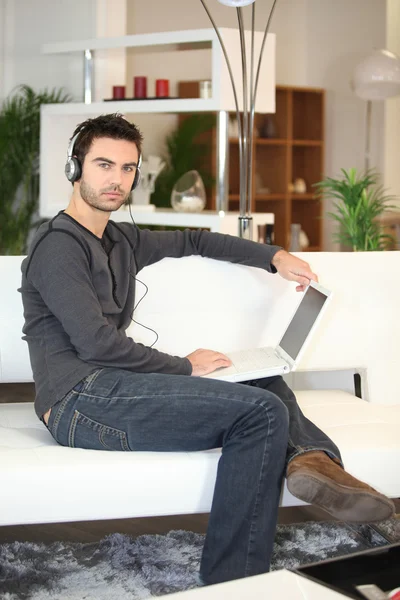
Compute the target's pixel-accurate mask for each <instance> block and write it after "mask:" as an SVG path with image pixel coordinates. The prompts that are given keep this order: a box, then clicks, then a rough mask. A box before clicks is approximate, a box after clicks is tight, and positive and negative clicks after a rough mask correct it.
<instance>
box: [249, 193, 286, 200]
mask: <svg viewBox="0 0 400 600" xmlns="http://www.w3.org/2000/svg"><path fill="white" fill-rule="evenodd" d="M284 199H285V194H256V202H265V201H268V200H271V201H276V200H284Z"/></svg>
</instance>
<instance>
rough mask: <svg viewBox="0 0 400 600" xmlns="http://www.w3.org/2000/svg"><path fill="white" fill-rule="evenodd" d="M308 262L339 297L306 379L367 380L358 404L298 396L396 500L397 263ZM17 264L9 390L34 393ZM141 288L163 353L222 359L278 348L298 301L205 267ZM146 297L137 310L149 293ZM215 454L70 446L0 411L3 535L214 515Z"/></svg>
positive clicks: (152, 277)
mask: <svg viewBox="0 0 400 600" xmlns="http://www.w3.org/2000/svg"><path fill="white" fill-rule="evenodd" d="M300 256H301V257H302V258H304V259H305V260H307V261H310V262H311V264H312V266H313V267H314V269H315V270H316V272H318V274H319V276H320V281H321V283H323V284H324V285H326V287H328V288H331V289H332V290H333V292H334V296H333V299H332V301H331V302H330V304H329V306H328V309H327V311H326V313H325V315H324V318H323V320H322V321H321V324H320V326H319V327H318V330H317V331H316V333H315V335H314V336H313V339H312V343H311V344H310V346H309V347H308V348H307V350H306V352H305V353H304V355H303V358H302V361H301V364H300V365H299V367H300V369H301V370H303V371H307V372H308V371H316V370H317V371H318V370H319V371H322V372H325V371H328V370H331V371H334V370H342V369H352V370H353V371H359V372H360V373H361V374H362V376H363V382H362V390H363V399H361V398H357V397H356V396H354V395H353V394H350V393H349V392H345V391H343V390H308V391H301V392H298V393H297V397H298V401H299V404H300V406H301V407H302V409H303V410H304V412H305V414H306V416H307V417H308V418H310V419H311V420H312V421H313V422H314V423H315V424H316V425H317V426H319V427H320V428H321V429H322V430H324V431H325V432H326V433H327V434H328V435H330V436H331V437H332V439H333V440H334V441H335V442H336V443H337V444H338V446H339V447H340V449H341V452H342V455H343V459H344V462H345V464H346V467H347V469H348V470H349V471H350V472H351V473H353V474H354V475H355V476H357V477H360V478H362V479H363V480H365V481H366V482H367V483H370V484H371V485H373V486H374V487H376V488H377V489H379V490H380V491H381V492H383V493H385V494H387V495H389V496H391V497H399V496H400V436H399V435H398V431H399V425H400V403H399V394H398V383H397V382H398V377H397V373H398V371H399V365H400V346H399V343H398V340H399V339H400V319H398V298H399V297H400V281H399V278H398V277H397V273H398V272H399V267H400V252H391V253H379V252H377V253H350V254H342V253H318V254H309V255H307V254H304V255H300ZM21 260H22V257H0V281H1V282H2V290H1V294H0V383H2V382H8V383H9V382H23V381H25V382H26V381H32V372H31V369H30V364H29V355H28V351H27V345H26V343H25V342H23V341H22V340H21V329H22V324H23V317H22V304H21V297H20V294H19V293H18V292H17V288H18V287H19V285H20V263H21ZM371 273H372V274H373V277H372V276H371ZM394 274H396V275H395V277H394V276H393V275H394ZM140 279H141V280H142V281H144V282H145V283H146V284H147V286H148V287H149V293H148V295H147V296H146V299H145V300H144V301H143V302H141V304H140V306H139V307H138V310H137V312H136V313H135V319H136V320H137V321H139V322H140V323H143V325H147V326H150V327H152V328H153V329H155V330H156V331H157V332H158V334H159V341H158V343H157V348H159V349H160V350H166V351H168V352H171V353H173V354H179V355H182V356H183V355H186V354H187V353H188V352H190V351H193V350H194V349H195V348H197V347H209V348H214V349H217V350H221V351H227V350H229V349H240V348H246V347H249V346H257V345H258V346H260V345H264V344H274V343H276V342H277V341H278V340H279V337H280V334H282V331H283V328H284V326H285V324H286V323H287V320H288V315H290V314H291V312H292V311H293V309H294V307H295V304H296V303H297V302H298V301H299V300H300V296H299V295H298V294H296V293H295V292H294V284H293V283H289V282H286V281H284V280H283V279H282V278H280V277H279V276H272V275H270V274H268V273H266V272H263V271H261V270H259V269H252V268H245V267H241V266H238V265H232V264H229V263H223V262H218V261H211V260H208V259H202V258H200V257H190V258H186V259H180V260H173V259H165V260H164V261H161V262H160V263H157V264H155V265H152V266H151V267H148V268H147V269H144V270H143V271H142V273H141V274H140ZM372 279H373V281H374V283H372ZM137 293H138V299H139V298H140V295H141V292H140V284H138V286H137ZM132 334H133V336H134V337H135V339H136V340H137V341H142V342H143V343H147V344H149V343H152V342H153V341H154V338H153V334H151V333H150V332H149V331H148V330H144V329H143V328H141V327H140V326H138V325H135V326H134V327H132ZM149 336H150V337H149ZM321 387H324V386H323V385H322V386H321ZM367 400H368V401H367ZM219 456H220V451H219V450H218V449H217V450H212V451H207V452H192V453H187V452H177V453H159V452H154V453H150V452H144V453H143V452H137V453H124V452H106V451H91V450H81V449H71V448H63V447H61V446H59V445H58V444H57V443H56V442H55V441H54V440H53V438H52V437H51V435H50V434H49V432H48V431H47V429H46V428H45V426H44V425H43V424H42V423H41V422H40V421H39V420H38V419H37V417H36V415H35V413H34V409H33V404H32V403H15V404H12V403H8V404H0V481H1V486H2V487H1V494H0V524H2V525H12V524H22V523H42V522H61V521H79V520H90V519H113V518H128V517H141V516H156V515H169V514H184V513H198V512H206V511H208V510H209V509H210V506H211V499H212V494H213V489H214V483H215V475H216V468H217V463H218V459H219ZM293 504H300V502H299V501H298V500H297V499H295V498H293V497H292V496H291V495H290V494H289V493H288V492H287V490H286V489H285V490H284V491H283V496H282V505H283V506H288V505H293Z"/></svg>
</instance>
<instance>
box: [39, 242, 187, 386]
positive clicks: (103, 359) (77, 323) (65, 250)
mask: <svg viewBox="0 0 400 600" xmlns="http://www.w3.org/2000/svg"><path fill="white" fill-rule="evenodd" d="M27 279H28V280H29V281H30V282H31V283H32V285H33V286H34V287H35V288H36V289H37V290H38V292H39V293H40V295H41V297H42V299H43V301H44V302H45V304H46V305H47V307H48V309H49V310H50V311H51V312H52V313H53V315H54V316H55V317H56V318H57V319H58V321H59V322H60V323H61V325H62V328H63V330H64V332H65V333H66V334H67V335H68V337H69V339H70V341H71V344H72V345H73V347H74V348H75V350H76V352H77V355H78V357H79V358H80V359H81V360H83V361H85V362H88V363H91V364H94V365H97V366H100V367H115V368H121V369H127V370H129V371H137V372H145V373H147V372H153V373H156V372H159V373H173V374H181V375H190V374H191V372H192V366H191V362H190V361H189V360H188V359H187V358H181V357H177V356H171V355H169V354H165V353H163V352H159V351H158V350H155V349H152V348H148V347H147V346H144V345H143V344H138V343H135V342H134V341H133V340H132V339H131V338H129V337H127V336H126V335H125V332H123V331H119V330H118V329H117V328H116V327H115V326H114V325H113V324H111V323H109V321H108V320H107V319H106V318H105V317H104V315H103V312H102V309H101V305H100V302H99V299H98V296H97V294H96V290H95V288H94V286H93V282H92V279H91V273H90V268H89V262H88V258H87V256H86V254H85V252H84V250H83V249H82V248H81V246H80V244H78V243H77V242H76V240H74V239H73V238H72V237H71V236H69V235H66V234H65V233H63V232H53V233H51V234H49V235H47V236H46V237H45V239H43V240H42V241H41V242H40V243H39V245H38V247H37V249H36V251H35V253H34V255H33V258H32V260H31V262H30V266H29V271H28V273H27ZM45 318H46V316H44V319H45Z"/></svg>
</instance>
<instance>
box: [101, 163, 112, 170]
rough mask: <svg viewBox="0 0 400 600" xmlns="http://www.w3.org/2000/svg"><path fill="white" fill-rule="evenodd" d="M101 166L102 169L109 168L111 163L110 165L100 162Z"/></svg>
mask: <svg viewBox="0 0 400 600" xmlns="http://www.w3.org/2000/svg"><path fill="white" fill-rule="evenodd" d="M99 166H100V167H101V168H102V169H108V168H109V166H110V165H109V164H108V163H100V164H99Z"/></svg>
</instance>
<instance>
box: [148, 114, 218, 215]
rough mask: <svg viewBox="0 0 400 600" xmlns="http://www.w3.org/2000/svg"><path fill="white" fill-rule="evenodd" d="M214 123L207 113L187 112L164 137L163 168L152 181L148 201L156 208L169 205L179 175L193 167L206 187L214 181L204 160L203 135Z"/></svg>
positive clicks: (207, 151) (208, 131)
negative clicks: (153, 187)
mask: <svg viewBox="0 0 400 600" xmlns="http://www.w3.org/2000/svg"><path fill="white" fill-rule="evenodd" d="M214 125H215V116H214V115H213V114H208V113H200V114H197V113H196V114H191V115H189V116H187V117H186V118H185V119H181V120H180V122H179V125H178V127H177V128H176V129H175V130H174V131H173V132H172V133H171V134H170V135H169V136H168V137H167V138H166V154H165V155H164V156H163V157H162V158H163V160H164V162H165V168H164V169H163V170H162V171H161V173H160V175H159V176H158V177H157V179H156V182H155V190H154V192H153V194H152V195H151V201H152V202H153V204H155V205H156V206H158V207H170V206H171V192H172V189H173V187H174V185H175V183H176V182H177V181H178V179H179V178H180V177H182V175H184V174H185V173H187V172H188V171H191V170H192V169H197V170H198V171H199V173H200V175H201V178H202V179H203V181H204V185H205V186H206V187H210V186H211V185H212V184H213V183H214V179H213V177H212V175H211V174H210V171H209V168H208V164H207V159H208V158H209V156H210V149H209V144H208V143H207V141H206V140H205V139H204V137H203V136H204V134H205V135H207V134H209V133H210V132H211V131H212V129H213V127H214Z"/></svg>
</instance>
